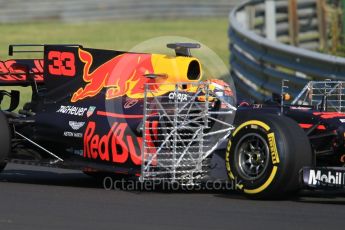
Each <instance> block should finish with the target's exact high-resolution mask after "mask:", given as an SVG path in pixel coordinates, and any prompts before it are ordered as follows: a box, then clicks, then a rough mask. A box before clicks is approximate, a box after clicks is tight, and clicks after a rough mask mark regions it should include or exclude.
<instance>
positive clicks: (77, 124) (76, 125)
mask: <svg viewBox="0 0 345 230" xmlns="http://www.w3.org/2000/svg"><path fill="white" fill-rule="evenodd" d="M68 124H69V126H71V128H72V129H73V130H78V129H80V128H81V127H83V126H84V125H85V122H82V121H79V122H78V121H70V122H69V123H68Z"/></svg>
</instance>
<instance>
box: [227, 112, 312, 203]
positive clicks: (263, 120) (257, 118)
mask: <svg viewBox="0 0 345 230" xmlns="http://www.w3.org/2000/svg"><path fill="white" fill-rule="evenodd" d="M236 126H237V128H236V129H235V131H234V132H233V133H232V136H231V138H230V140H229V142H228V146H227V152H226V156H225V160H226V168H227V172H228V176H229V178H230V179H231V180H236V182H237V189H240V190H241V191H242V192H243V193H245V194H246V195H248V196H249V197H251V198H259V199H274V198H279V197H282V196H286V195H288V194H291V193H292V192H296V191H297V190H298V189H299V181H298V178H299V170H300V169H301V168H302V167H304V166H311V165H312V152H311V147H310V143H309V139H308V137H307V136H306V134H305V132H304V131H303V130H302V129H301V128H300V127H299V126H298V124H297V123H296V122H295V121H293V120H291V119H290V118H288V117H284V116H278V115H273V114H265V115H250V114H246V115H243V116H241V118H240V119H238V120H237V121H236Z"/></svg>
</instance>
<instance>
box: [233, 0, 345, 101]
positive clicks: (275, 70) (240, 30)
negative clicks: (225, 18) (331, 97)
mask: <svg viewBox="0 0 345 230" xmlns="http://www.w3.org/2000/svg"><path fill="white" fill-rule="evenodd" d="M295 2H296V1H295ZM319 2H321V1H310V0H304V1H298V3H297V5H296V6H295V9H298V11H297V10H295V12H296V15H295V16H293V15H292V11H291V10H290V14H289V10H288V9H289V8H290V7H291V5H290V6H289V5H288V4H289V1H286V0H285V1H276V11H275V13H276V17H275V22H276V24H275V25H270V26H274V27H275V28H276V30H275V34H274V35H275V36H276V38H275V36H272V34H271V35H270V34H269V33H268V32H269V30H271V28H269V27H267V26H266V24H265V22H266V20H272V19H269V17H267V16H268V15H266V14H265V9H267V5H265V4H267V3H265V1H264V0H255V1H247V2H245V3H243V4H241V5H239V6H238V7H236V8H235V9H234V10H232V11H231V12H230V16H229V20H230V29H229V38H230V51H231V57H230V66H231V74H232V76H233V78H234V81H235V84H236V88H237V91H239V94H240V95H241V94H242V96H243V97H249V98H252V99H254V100H256V101H263V100H265V99H266V98H267V97H268V96H270V95H271V93H272V92H274V93H280V91H281V81H282V80H284V79H286V80H289V81H290V82H289V84H288V85H289V87H290V90H289V92H290V93H292V95H293V96H296V95H297V93H298V91H299V90H301V89H302V88H303V86H304V85H305V84H306V83H307V82H308V81H310V80H325V79H334V80H345V58H342V57H336V56H331V55H327V54H323V53H319V52H316V51H312V50H307V49H306V48H308V49H319V48H322V47H325V45H326V44H327V43H328V40H327V37H325V35H326V34H327V29H326V28H322V22H323V21H324V18H322V17H324V15H323V14H322V11H320V8H319V5H318V3H319ZM292 7H293V6H292ZM268 9H269V8H268ZM320 22H321V23H320ZM291 23H293V25H291ZM267 25H268V24H267ZM296 32H297V34H296ZM267 36H271V38H270V39H268V38H266V37H267ZM291 36H292V37H293V39H291ZM272 37H273V39H272ZM287 38H288V39H287ZM296 38H297V39H296ZM289 42H290V43H292V44H293V43H294V45H299V46H300V47H295V46H292V45H288V43H289Z"/></svg>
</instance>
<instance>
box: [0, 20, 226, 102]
mask: <svg viewBox="0 0 345 230" xmlns="http://www.w3.org/2000/svg"><path fill="white" fill-rule="evenodd" d="M227 29H228V21H227V18H217V19H207V18H197V19H179V20H172V19H171V20H129V21H105V22H85V23H75V24H73V23H72V24H71V23H61V22H54V21H52V22H42V23H27V24H0V30H1V39H0V59H1V60H6V59H9V58H12V57H8V56H7V52H8V45H9V44H20V43H24V44H36V43H37V44H61V43H65V44H80V45H83V46H84V47H91V48H101V49H115V50H130V49H131V48H132V47H134V46H136V45H137V44H139V43H141V42H143V41H146V40H148V39H151V38H155V37H159V36H181V37H187V38H190V39H193V40H197V41H199V42H201V43H203V44H205V45H206V46H208V47H209V48H211V49H212V50H213V51H215V52H216V54H217V55H218V56H219V57H220V58H221V59H222V60H223V62H224V63H226V64H227V63H228V56H229V51H228V38H227ZM163 48H164V47H163ZM33 57H35V56H34V55H32V54H31V55H30V54H25V55H23V54H20V55H19V54H18V55H16V56H15V57H14V58H33ZM36 57H37V56H36ZM7 89H8V88H7ZM27 91H28V90H27V89H26V90H24V91H23V93H22V94H23V95H22V101H28V100H29V98H30V94H28V93H27Z"/></svg>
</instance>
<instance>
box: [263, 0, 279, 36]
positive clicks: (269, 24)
mask: <svg viewBox="0 0 345 230" xmlns="http://www.w3.org/2000/svg"><path fill="white" fill-rule="evenodd" d="M265 8H266V9H265V27H266V38H268V39H270V40H272V41H276V40H277V29H276V2H275V0H266V1H265Z"/></svg>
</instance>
